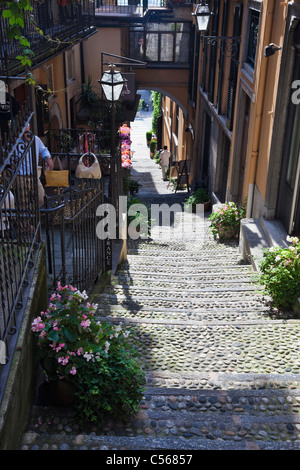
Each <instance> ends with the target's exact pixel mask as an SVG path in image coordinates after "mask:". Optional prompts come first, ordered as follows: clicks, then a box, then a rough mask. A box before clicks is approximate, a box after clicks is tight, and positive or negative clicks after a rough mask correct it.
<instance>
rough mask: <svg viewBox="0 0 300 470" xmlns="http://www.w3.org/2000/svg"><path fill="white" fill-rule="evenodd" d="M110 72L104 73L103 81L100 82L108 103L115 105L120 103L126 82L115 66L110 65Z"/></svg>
mask: <svg viewBox="0 0 300 470" xmlns="http://www.w3.org/2000/svg"><path fill="white" fill-rule="evenodd" d="M109 67H110V70H108V71H107V72H104V73H103V75H102V78H101V80H99V82H100V84H101V86H102V89H103V92H104V94H105V97H106V99H107V101H111V102H112V103H114V102H115V101H118V99H119V98H120V96H121V92H122V90H123V86H124V83H125V82H126V80H125V79H124V78H123V77H122V75H121V73H120V72H117V71H116V70H115V67H116V66H115V65H113V64H112V65H110V66H109Z"/></svg>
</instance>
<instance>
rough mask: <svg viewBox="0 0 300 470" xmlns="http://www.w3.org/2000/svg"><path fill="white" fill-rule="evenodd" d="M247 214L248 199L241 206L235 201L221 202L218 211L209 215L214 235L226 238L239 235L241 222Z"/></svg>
mask: <svg viewBox="0 0 300 470" xmlns="http://www.w3.org/2000/svg"><path fill="white" fill-rule="evenodd" d="M245 215H246V201H245V202H244V203H243V204H242V206H241V207H240V208H238V207H237V205H236V204H235V202H228V203H224V204H220V206H218V207H217V209H216V211H215V212H213V213H212V214H211V215H210V216H209V220H210V224H211V226H210V228H211V230H212V233H213V235H214V236H215V237H216V236H217V235H218V236H219V238H220V239H224V238H237V237H238V236H239V229H240V222H241V219H243V218H244V217H245Z"/></svg>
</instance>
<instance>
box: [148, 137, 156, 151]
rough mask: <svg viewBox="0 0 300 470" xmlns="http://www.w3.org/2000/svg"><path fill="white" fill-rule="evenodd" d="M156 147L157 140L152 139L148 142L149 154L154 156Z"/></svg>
mask: <svg viewBox="0 0 300 470" xmlns="http://www.w3.org/2000/svg"><path fill="white" fill-rule="evenodd" d="M156 147H157V140H156V139H152V140H151V141H150V145H149V148H150V152H151V153H153V154H154V153H155V152H156Z"/></svg>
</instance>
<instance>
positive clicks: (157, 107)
mask: <svg viewBox="0 0 300 470" xmlns="http://www.w3.org/2000/svg"><path fill="white" fill-rule="evenodd" d="M152 101H153V113H152V130H153V132H154V133H155V134H157V132H158V127H157V125H158V118H159V116H160V115H161V93H159V92H158V91H152Z"/></svg>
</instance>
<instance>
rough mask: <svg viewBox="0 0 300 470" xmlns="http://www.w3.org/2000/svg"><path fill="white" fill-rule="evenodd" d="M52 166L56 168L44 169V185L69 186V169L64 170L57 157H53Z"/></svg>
mask: <svg viewBox="0 0 300 470" xmlns="http://www.w3.org/2000/svg"><path fill="white" fill-rule="evenodd" d="M53 167H54V168H58V169H57V170H46V171H45V178H46V186H47V187H55V186H57V187H60V188H68V187H69V170H64V169H63V166H62V163H61V161H60V159H59V158H58V157H54V158H53Z"/></svg>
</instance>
